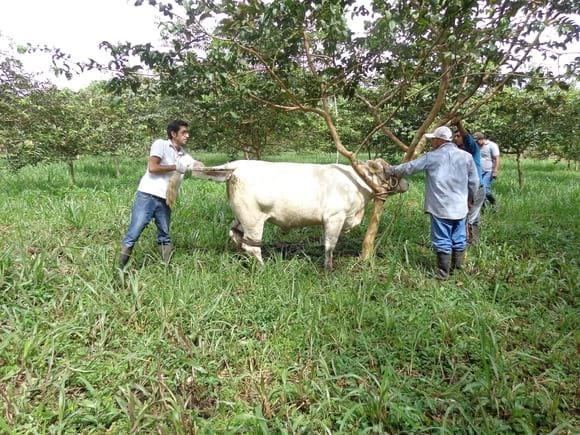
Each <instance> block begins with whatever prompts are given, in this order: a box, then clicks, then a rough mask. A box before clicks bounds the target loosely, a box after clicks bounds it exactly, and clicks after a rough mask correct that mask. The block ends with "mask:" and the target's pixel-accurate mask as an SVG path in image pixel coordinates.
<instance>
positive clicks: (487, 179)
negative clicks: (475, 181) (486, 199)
mask: <svg viewBox="0 0 580 435" xmlns="http://www.w3.org/2000/svg"><path fill="white" fill-rule="evenodd" d="M481 175H482V177H483V179H482V180H481V182H482V183H483V187H484V188H485V196H489V195H491V182H492V180H493V178H492V174H491V171H485V172H483V173H482V174H481Z"/></svg>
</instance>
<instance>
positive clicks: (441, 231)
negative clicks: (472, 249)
mask: <svg viewBox="0 0 580 435" xmlns="http://www.w3.org/2000/svg"><path fill="white" fill-rule="evenodd" d="M431 243H432V244H433V248H435V251H437V252H444V253H446V254H451V251H463V250H465V248H467V231H466V230H465V218H463V219H442V218H438V217H435V216H433V215H431Z"/></svg>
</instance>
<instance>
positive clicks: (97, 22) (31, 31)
mask: <svg viewBox="0 0 580 435" xmlns="http://www.w3.org/2000/svg"><path fill="white" fill-rule="evenodd" d="M134 3H135V1H134V0H133V1H129V0H0V4H1V6H0V33H1V39H2V40H6V39H11V40H12V41H13V42H14V44H25V43H27V42H30V43H32V44H40V45H44V44H46V45H48V46H50V47H58V48H60V49H61V50H62V51H63V52H65V53H70V54H71V55H72V56H73V58H75V59H77V60H84V59H87V58H89V57H91V58H94V59H97V60H105V59H107V56H106V52H104V51H102V50H99V43H100V42H101V41H109V42H113V43H114V42H120V41H131V42H134V43H140V42H152V41H156V40H158V39H159V30H158V28H157V25H156V23H157V22H158V21H159V18H158V17H157V15H156V14H155V12H156V10H155V9H154V8H152V7H150V6H148V5H144V6H140V7H136V6H134ZM5 42H6V41H4V44H3V45H0V48H1V49H6V44H5ZM20 58H21V59H22V61H23V63H24V67H25V69H26V70H27V71H30V72H40V73H42V74H43V77H45V78H48V79H50V80H51V81H52V82H54V83H56V84H57V85H58V86H60V87H62V86H66V87H70V88H71V89H75V90H77V89H79V88H82V87H84V86H86V85H88V84H89V83H90V82H91V81H92V80H95V79H99V78H102V76H99V75H98V73H96V72H93V73H88V74H83V75H82V76H80V77H75V78H74V79H73V80H72V81H68V80H67V79H66V78H64V77H60V78H55V77H54V75H53V74H52V73H50V72H49V71H48V70H49V68H50V58H49V56H45V55H43V56H39V55H33V56H32V55H25V56H22V57H20Z"/></svg>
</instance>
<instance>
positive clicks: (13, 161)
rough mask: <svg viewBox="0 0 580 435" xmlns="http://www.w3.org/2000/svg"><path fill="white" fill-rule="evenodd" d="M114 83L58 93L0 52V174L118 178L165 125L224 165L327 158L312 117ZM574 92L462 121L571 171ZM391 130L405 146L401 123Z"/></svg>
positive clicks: (359, 119)
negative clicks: (59, 172) (186, 132)
mask: <svg viewBox="0 0 580 435" xmlns="http://www.w3.org/2000/svg"><path fill="white" fill-rule="evenodd" d="M114 84H115V83H113V84H111V83H106V82H95V83H93V84H92V85H91V86H89V87H87V88H85V89H82V90H80V91H78V92H72V91H70V90H67V89H57V88H55V87H54V86H52V85H51V84H49V83H47V82H43V81H39V80H38V79H36V78H35V77H34V76H32V75H30V74H28V73H26V72H25V71H24V70H23V69H22V65H21V64H20V62H19V61H18V60H16V59H15V58H13V57H10V56H9V55H7V54H6V53H4V54H2V61H1V63H0V148H1V150H2V154H3V159H4V166H5V168H10V169H13V170H17V169H20V168H22V167H24V166H26V165H35V164H39V163H43V162H54V161H60V162H64V163H66V164H67V165H69V169H70V173H71V177H73V179H74V161H75V160H76V159H77V158H78V157H80V156H84V155H91V156H101V157H102V158H103V160H104V161H105V160H108V161H110V162H111V164H112V165H114V166H115V168H116V171H118V157H137V156H144V155H146V153H147V150H148V147H149V145H150V143H151V141H152V140H153V139H155V138H157V137H159V136H160V135H163V132H164V129H165V125H166V123H167V120H168V119H171V118H174V117H181V118H184V119H187V120H189V121H190V122H191V130H192V139H191V142H190V147H192V148H193V149H197V150H205V151H220V152H224V153H227V154H228V155H230V156H231V157H232V158H234V157H243V158H257V159H261V158H264V157H265V156H266V155H272V154H275V153H278V152H280V151H288V150H295V151H299V152H319V151H323V152H331V151H334V146H333V144H332V141H331V138H330V136H329V135H328V133H327V131H326V128H325V126H324V125H323V122H322V121H321V120H320V119H318V118H317V117H315V116H313V115H311V114H301V116H295V115H294V114H289V113H286V112H279V111H272V110H270V109H269V108H266V107H259V106H258V107H256V105H255V104H253V103H252V102H250V101H248V100H246V99H243V98H239V96H237V95H236V94H235V93H234V92H229V93H228V92H227V89H222V90H220V92H209V91H207V90H205V92H204V91H202V92H200V94H199V95H196V96H194V97H188V96H179V95H176V94H169V95H168V94H164V92H163V90H162V89H160V86H159V83H158V82H155V81H151V80H149V81H147V82H143V83H142V84H141V85H142V86H140V91H138V92H137V93H135V92H133V91H132V90H130V89H126V88H123V87H119V86H117V87H115V86H114ZM333 104H334V106H333V108H332V111H333V113H334V114H335V116H336V118H337V122H338V124H339V125H340V127H341V131H342V132H343V134H344V136H345V138H346V141H347V142H348V143H352V142H356V141H360V140H362V139H363V135H364V133H365V124H366V123H368V122H369V120H368V119H367V118H369V117H370V115H368V114H366V113H365V112H361V110H360V107H359V106H358V104H357V103H356V102H354V101H352V100H349V99H346V98H342V97H341V98H337V99H336V100H335V101H333ZM579 112H580V91H579V90H578V89H577V88H576V87H574V86H572V87H564V86H561V85H556V84H553V83H552V84H550V83H549V82H548V80H547V79H545V78H541V77H535V78H533V79H530V80H529V82H528V83H527V84H525V85H513V86H510V87H506V88H505V89H504V90H503V91H502V92H501V93H500V94H498V95H497V96H496V98H495V99H494V101H493V102H491V103H490V104H489V105H488V106H487V107H486V108H485V109H484V110H481V111H479V112H478V113H477V114H476V115H474V116H473V117H472V118H470V119H468V120H467V123H468V126H469V127H470V128H471V130H472V131H475V130H481V131H484V132H485V133H486V134H487V135H488V136H489V137H490V138H491V139H492V140H494V141H496V142H498V143H499V144H500V146H501V148H502V151H503V152H504V153H506V154H513V155H514V156H515V157H516V159H518V160H519V159H521V158H523V157H534V158H539V159H553V160H554V162H560V161H563V162H565V163H566V164H567V165H568V166H570V165H577V163H578V161H579V160H580V148H579V147H578V122H577V121H578V119H580V113H579ZM391 128H392V130H393V131H394V132H395V133H396V134H397V135H399V136H401V137H405V136H406V135H407V131H406V129H405V126H404V124H403V123H402V122H398V121H396V120H395V121H393V123H392V126H391ZM362 151H363V155H364V156H365V157H368V158H376V157H383V158H385V159H387V160H388V161H397V160H398V159H400V158H401V152H402V151H400V150H399V149H394V148H393V147H392V146H390V144H389V141H388V140H386V139H385V137H381V136H375V137H373V139H372V140H370V141H368V142H367V144H366V145H365V147H364V149H363V150H362Z"/></svg>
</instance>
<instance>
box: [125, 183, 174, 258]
mask: <svg viewBox="0 0 580 435" xmlns="http://www.w3.org/2000/svg"><path fill="white" fill-rule="evenodd" d="M151 219H155V225H157V244H158V245H168V244H169V243H171V239H170V238H169V223H170V221H171V209H170V208H169V206H168V205H167V204H166V203H165V199H163V198H159V197H158V196H154V195H150V194H149V193H144V192H139V191H137V195H135V202H134V203H133V211H132V212H131V223H130V224H129V229H128V230H127V234H126V235H125V238H124V239H123V242H122V243H123V246H126V247H127V248H130V247H132V246H133V245H134V244H135V243H136V242H137V240H139V236H141V233H142V232H143V230H144V229H145V227H146V226H147V224H148V223H149V222H151Z"/></svg>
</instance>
